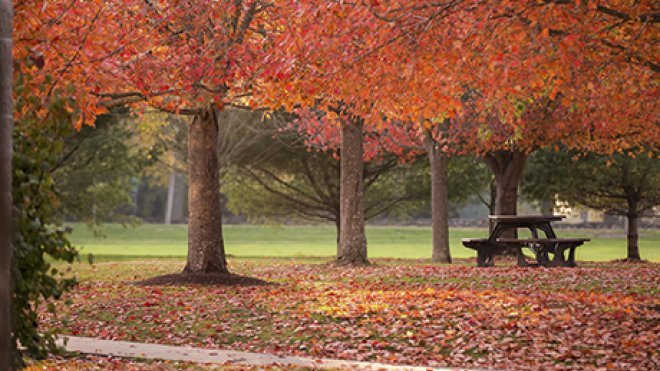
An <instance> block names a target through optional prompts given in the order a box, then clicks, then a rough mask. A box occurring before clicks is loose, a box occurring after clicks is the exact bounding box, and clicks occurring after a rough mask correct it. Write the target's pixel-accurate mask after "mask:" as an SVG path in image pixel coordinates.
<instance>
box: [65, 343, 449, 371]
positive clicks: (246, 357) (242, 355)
mask: <svg viewBox="0 0 660 371" xmlns="http://www.w3.org/2000/svg"><path fill="white" fill-rule="evenodd" d="M64 339H68V340H67V341H66V344H65V341H64ZM58 345H60V346H63V347H64V348H65V349H66V350H67V351H70V352H79V353H86V354H96V355H104V356H116V357H129V358H144V359H160V360H169V361H184V362H196V363H219V364H231V365H240V366H270V365H273V364H278V365H288V366H294V367H295V366H298V367H301V366H302V367H311V368H316V369H319V368H340V369H350V370H409V371H413V370H414V371H417V370H449V369H446V368H445V369H441V368H432V367H418V366H406V365H387V364H383V363H371V362H353V361H343V360H338V359H314V358H306V357H288V356H287V357H281V356H277V355H274V354H263V353H250V352H241V351H233V350H213V349H204V348H193V347H177V346H170V345H160V344H147V343H135V342H130V341H114V340H101V339H96V338H85V337H77V336H68V337H64V338H60V339H58Z"/></svg>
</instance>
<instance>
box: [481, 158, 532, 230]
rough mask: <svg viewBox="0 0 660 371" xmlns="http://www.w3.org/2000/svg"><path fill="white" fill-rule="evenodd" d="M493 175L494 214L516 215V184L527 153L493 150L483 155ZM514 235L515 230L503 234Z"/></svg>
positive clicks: (518, 182)
mask: <svg viewBox="0 0 660 371" xmlns="http://www.w3.org/2000/svg"><path fill="white" fill-rule="evenodd" d="M484 159H485V161H486V164H487V165H488V167H489V168H490V169H491V171H492V172H493V175H495V214H496V215H517V204H518V185H519V184H520V178H521V177H522V173H523V170H524V168H525V162H526V161H527V154H525V153H524V152H520V151H495V152H490V153H488V154H487V155H486V156H485V157H484ZM504 236H505V237H515V236H516V233H515V231H511V232H509V233H505V234H504Z"/></svg>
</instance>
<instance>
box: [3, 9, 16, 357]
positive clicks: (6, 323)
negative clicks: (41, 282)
mask: <svg viewBox="0 0 660 371" xmlns="http://www.w3.org/2000/svg"><path fill="white" fill-rule="evenodd" d="M12 21H13V11H12V2H11V1H8V0H0V370H10V369H13V346H12V341H11V338H12V336H11V319H10V313H11V285H10V279H11V256H12V200H11V176H12V171H11V158H12V140H11V134H12V124H13V105H14V104H13V101H12V66H13V62H12V42H11V38H12V29H13V24H12Z"/></svg>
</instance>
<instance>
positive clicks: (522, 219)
mask: <svg viewBox="0 0 660 371" xmlns="http://www.w3.org/2000/svg"><path fill="white" fill-rule="evenodd" d="M488 218H490V219H493V221H494V222H495V227H494V228H493V231H492V233H491V234H490V236H489V237H488V238H464V239H462V242H463V245H464V246H465V247H468V248H471V249H475V250H477V266H478V267H491V266H494V265H495V261H494V260H493V256H494V255H495V254H497V253H500V252H502V251H504V250H505V249H507V248H516V255H517V258H518V266H521V267H526V266H530V264H529V263H528V262H527V260H526V259H525V255H524V254H523V252H522V248H523V247H526V248H529V249H530V250H531V251H532V252H533V253H534V255H535V256H536V262H537V263H536V264H537V265H539V266H544V267H549V266H563V267H574V266H575V249H576V248H577V247H578V246H580V245H582V244H584V243H585V242H587V241H590V239H588V238H558V237H557V235H556V234H555V231H554V230H553V229H552V225H551V224H550V223H551V222H556V221H560V220H562V219H564V218H565V216H564V215H526V216H517V215H489V216H488ZM518 228H526V229H529V231H530V234H531V236H532V237H531V238H517V237H505V236H504V235H505V234H507V232H508V231H517V230H518ZM539 231H541V232H543V236H541V235H539ZM567 250H568V258H567V257H566V256H565V255H564V253H565V252H566V251H567ZM549 254H552V255H553V259H552V260H550V258H549Z"/></svg>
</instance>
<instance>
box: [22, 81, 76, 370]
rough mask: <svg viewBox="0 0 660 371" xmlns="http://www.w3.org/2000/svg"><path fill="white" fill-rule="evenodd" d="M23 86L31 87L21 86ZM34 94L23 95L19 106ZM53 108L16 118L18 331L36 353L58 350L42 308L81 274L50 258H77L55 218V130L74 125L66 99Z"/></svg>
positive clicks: (28, 348)
mask: <svg viewBox="0 0 660 371" xmlns="http://www.w3.org/2000/svg"><path fill="white" fill-rule="evenodd" d="M20 81H22V80H20ZM17 91H21V92H27V91H26V90H21V89H20V86H19V88H18V89H17ZM32 98H33V97H32V96H29V95H27V96H25V95H23V94H19V95H18V97H17V106H20V105H22V104H23V103H24V101H25V100H32ZM47 109H48V110H49V116H48V119H47V120H45V121H41V122H39V124H37V123H36V121H37V119H36V117H35V116H34V114H32V115H27V116H22V117H20V118H19V119H18V120H16V123H15V126H14V135H13V137H14V153H15V156H14V161H13V179H12V181H13V195H12V196H13V201H14V220H13V228H14V239H13V247H14V251H13V262H12V263H13V265H12V284H13V301H12V316H13V318H12V330H13V334H14V339H13V340H14V341H18V342H20V344H21V345H22V347H23V348H24V350H21V352H22V353H26V354H29V355H30V356H31V357H35V358H43V357H45V356H47V355H48V354H49V353H52V352H54V351H55V350H56V348H55V343H54V338H53V336H52V334H51V333H50V332H43V329H42V328H40V327H39V326H38V322H37V313H36V310H37V309H38V308H39V307H40V306H42V304H43V303H44V302H45V301H48V300H50V299H58V298H59V297H60V296H61V295H62V293H63V292H65V291H66V290H68V289H70V288H71V287H73V285H75V279H72V278H63V277H62V276H61V275H60V272H59V270H58V269H56V268H54V267H52V266H51V263H50V261H52V260H62V261H65V262H72V261H74V260H75V259H76V258H77V252H76V250H75V249H74V248H73V246H72V245H71V244H70V242H69V241H68V239H67V231H66V230H65V229H64V228H63V227H61V226H59V225H58V224H57V222H56V219H55V213H56V210H57V197H56V196H55V190H54V188H53V179H52V176H51V174H50V173H49V169H50V168H51V167H52V166H54V164H55V163H56V160H57V157H58V155H59V153H60V152H61V150H62V139H61V138H60V137H58V135H57V130H54V129H56V128H58V127H60V128H61V127H62V124H64V125H66V127H67V128H71V125H72V122H71V117H70V116H69V113H68V112H67V111H66V110H65V109H64V107H63V104H62V100H61V99H59V100H58V99H54V100H53V104H52V105H50V106H49V107H47ZM47 309H48V311H50V312H53V311H54V310H55V307H54V305H53V304H52V303H51V304H49V305H48V306H47ZM18 362H19V364H20V362H22V360H21V359H19V360H18Z"/></svg>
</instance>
